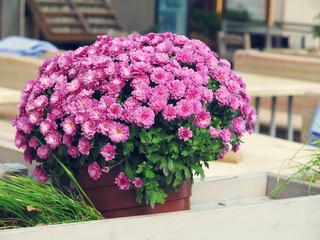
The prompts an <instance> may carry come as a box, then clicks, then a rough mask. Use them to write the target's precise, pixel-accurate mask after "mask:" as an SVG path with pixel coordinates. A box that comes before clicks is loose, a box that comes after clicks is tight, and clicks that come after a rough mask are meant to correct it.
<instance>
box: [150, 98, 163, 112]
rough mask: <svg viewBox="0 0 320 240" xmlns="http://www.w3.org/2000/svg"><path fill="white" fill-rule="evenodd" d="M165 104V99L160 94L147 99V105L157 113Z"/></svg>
mask: <svg viewBox="0 0 320 240" xmlns="http://www.w3.org/2000/svg"><path fill="white" fill-rule="evenodd" d="M166 105H167V99H166V98H164V97H162V96H153V97H151V99H150V101H149V107H150V108H151V109H152V110H153V111H154V112H155V113H158V112H160V111H161V110H162V109H164V108H165V106H166Z"/></svg>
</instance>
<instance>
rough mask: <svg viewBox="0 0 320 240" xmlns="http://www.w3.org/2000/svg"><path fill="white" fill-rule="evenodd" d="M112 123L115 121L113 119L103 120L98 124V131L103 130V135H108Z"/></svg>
mask: <svg viewBox="0 0 320 240" xmlns="http://www.w3.org/2000/svg"><path fill="white" fill-rule="evenodd" d="M112 123H113V121H112V120H111V119H106V120H104V121H103V122H100V123H99V124H98V132H101V133H102V134H103V135H105V136H107V135H108V133H109V130H110V126H111V125H112Z"/></svg>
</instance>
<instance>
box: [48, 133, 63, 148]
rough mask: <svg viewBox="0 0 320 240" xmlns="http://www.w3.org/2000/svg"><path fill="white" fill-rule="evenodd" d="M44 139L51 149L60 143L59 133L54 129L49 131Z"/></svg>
mask: <svg viewBox="0 0 320 240" xmlns="http://www.w3.org/2000/svg"><path fill="white" fill-rule="evenodd" d="M45 140H46V143H47V144H48V145H49V146H50V147H51V148H52V149H55V148H56V147H58V146H59V145H60V143H61V134H60V133H59V132H56V131H52V132H49V133H48V134H47V136H46V137H45Z"/></svg>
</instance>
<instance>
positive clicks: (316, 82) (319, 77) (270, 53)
mask: <svg viewBox="0 0 320 240" xmlns="http://www.w3.org/2000/svg"><path fill="white" fill-rule="evenodd" d="M168 31H170V32H173V33H176V34H182V35H186V36H188V37H189V38H195V39H200V40H202V41H203V42H205V43H206V44H207V45H208V46H209V47H210V48H211V49H212V50H213V51H215V52H217V53H218V54H219V57H220V58H224V59H227V60H228V61H230V62H231V63H232V68H233V70H235V71H236V72H237V73H239V75H240V76H242V77H243V78H244V80H245V82H246V83H247V85H248V86H247V88H248V91H249V93H250V95H251V97H252V105H253V106H254V107H256V109H257V111H258V114H259V121H258V123H257V124H256V126H255V132H257V133H265V134H268V135H271V136H273V137H281V138H285V139H288V140H290V141H297V142H300V141H301V142H305V141H306V140H307V139H308V134H309V131H310V126H311V123H312V121H313V115H311V113H315V111H316V108H317V103H318V96H320V93H319V94H318V93H317V92H314V91H317V89H318V88H319V89H320V52H319V47H320V1H319V0H303V1H301V0H0V90H1V88H3V89H2V91H0V101H2V102H0V123H1V119H7V120H10V121H11V119H12V118H13V116H14V115H15V114H17V108H16V104H17V102H19V97H20V94H21V90H22V89H23V87H24V85H25V83H26V82H27V81H28V80H30V79H33V78H35V77H36V76H37V71H36V69H37V67H38V66H39V65H41V63H42V61H43V60H44V59H46V58H52V57H54V55H55V54H57V53H62V52H63V51H65V50H74V49H76V48H78V47H79V46H84V45H89V44H92V43H93V42H94V41H95V40H96V36H97V35H101V34H106V35H109V36H111V37H120V36H127V35H129V34H131V33H139V34H145V33H148V32H168ZM16 56H19V58H17V57H16ZM14 90H16V91H17V92H14ZM312 91H313V92H312ZM1 95H2V98H3V100H1ZM10 99H11V100H10ZM308 99H309V100H308ZM275 113H277V116H276V115H275ZM3 129H7V128H6V127H3ZM8 129H9V127H8ZM8 131H9V130H8ZM2 135H3V134H2ZM10 139H11V135H10Z"/></svg>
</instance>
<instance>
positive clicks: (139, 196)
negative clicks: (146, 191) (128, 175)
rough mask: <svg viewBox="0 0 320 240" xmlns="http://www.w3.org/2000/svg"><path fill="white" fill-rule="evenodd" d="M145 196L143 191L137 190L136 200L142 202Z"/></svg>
mask: <svg viewBox="0 0 320 240" xmlns="http://www.w3.org/2000/svg"><path fill="white" fill-rule="evenodd" d="M142 198H143V194H142V192H141V191H137V197H136V202H137V203H141V200H142Z"/></svg>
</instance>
